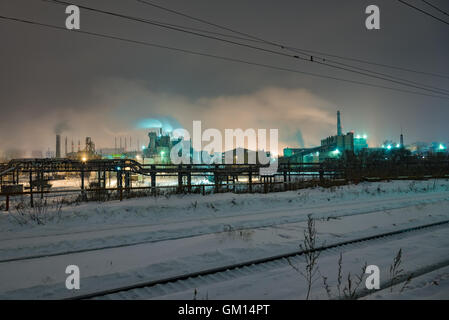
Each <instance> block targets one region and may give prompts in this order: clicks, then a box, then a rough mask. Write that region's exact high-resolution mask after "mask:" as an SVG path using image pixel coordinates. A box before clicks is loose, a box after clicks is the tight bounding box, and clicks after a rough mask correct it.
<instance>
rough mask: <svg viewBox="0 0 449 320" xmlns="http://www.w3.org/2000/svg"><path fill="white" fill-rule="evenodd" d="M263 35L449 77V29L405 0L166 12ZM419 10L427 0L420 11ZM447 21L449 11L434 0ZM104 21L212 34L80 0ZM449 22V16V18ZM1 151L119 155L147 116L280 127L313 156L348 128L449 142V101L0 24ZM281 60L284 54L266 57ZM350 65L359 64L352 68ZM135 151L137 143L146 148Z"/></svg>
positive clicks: (89, 21)
mask: <svg viewBox="0 0 449 320" xmlns="http://www.w3.org/2000/svg"><path fill="white" fill-rule="evenodd" d="M154 2H155V3H159V4H162V5H164V6H166V7H168V8H172V9H175V10H178V11H182V12H185V13H187V14H190V15H192V16H195V17H198V18H202V19H205V20H208V21H213V22H214V23H217V24H220V25H224V26H227V27H230V28H233V29H237V30H239V31H242V32H245V33H249V34H252V35H255V36H258V37H260V38H264V39H267V40H271V41H274V42H277V43H283V44H287V45H290V46H294V47H298V48H303V49H310V50H317V51H323V52H326V53H332V54H336V55H341V56H347V57H354V58H360V59H364V60H370V61H375V62H378V63H383V64H390V65H395V66H401V67H406V68H411V69H416V70H422V71H426V72H433V73H438V74H445V75H449V59H448V57H449V25H445V24H443V23H440V22H438V21H436V20H434V19H432V18H430V17H427V16H424V15H422V14H420V13H419V12H416V11H414V10H412V9H410V8H408V7H406V6H404V5H402V4H401V3H399V2H398V1H394V0H369V1H365V0H340V1H335V0H296V1H293V0H292V1H278V0H277V1H275V0H271V1H268V0H257V1H256V0H226V1H224V0H222V1H218V0H188V1H187V0H166V1H160V0H159V1H156V0H155V1H154ZM410 2H411V3H419V2H420V1H416V0H415V1H412V0H410ZM433 2H434V3H435V4H438V5H439V6H440V7H442V8H444V9H445V10H449V3H448V2H447V1H444V0H433ZM73 4H83V5H86V6H90V7H95V8H100V9H103V10H108V11H114V12H117V13H122V14H127V15H132V16H135V17H141V18H145V19H154V20H160V21H164V22H171V23H175V24H180V25H184V26H191V27H196V28H205V29H211V30H214V31H218V32H225V31H223V30H221V31H220V30H218V29H212V27H211V26H207V25H203V24H201V23H199V22H194V21H192V20H189V19H187V18H182V17H180V16H176V15H173V14H170V13H168V12H164V11H162V10H159V9H156V8H153V7H149V6H145V5H143V4H141V3H139V2H137V1H135V0H90V1H81V0H76V1H75V0H74V1H73ZM370 4H376V5H378V6H379V7H380V10H381V29H380V30H376V31H368V30H367V29H366V28H365V18H366V14H365V13H364V12H365V8H366V7H367V6H368V5H370ZM0 13H1V15H5V16H10V17H20V18H24V19H31V20H35V21H39V22H44V23H48V24H54V25H58V26H61V27H64V25H65V19H66V14H65V7H64V6H60V5H57V4H53V3H45V2H42V1H40V0H0ZM448 20H449V18H448ZM81 30H83V31H92V32H100V33H105V34H109V35H115V36H120V37H125V38H129V39H134V40H141V41H148V42H154V43H157V44H161V45H167V46H173V47H179V48H183V49H188V50H195V51H201V52H206V53H210V54H216V55H222V56H227V57H233V58H239V59H244V60H250V61H253V62H257V63H264V64H270V65H276V66H280V67H285V68H294V69H298V70H302V71H306V72H314V73H321V74H325V75H329V76H333V77H341V78H347V79H351V80H357V81H364V82H371V83H375V84H380V85H385V86H391V87H398V88H403V89H406V90H413V91H417V90H418V89H414V88H406V87H403V86H400V85H398V84H394V83H389V82H384V81H381V80H376V79H370V78H367V77H364V76H361V75H356V74H352V73H348V72H345V71H341V70H335V69H332V68H328V67H325V66H320V65H317V64H314V63H310V62H305V61H298V60H297V59H292V58H289V57H282V56H277V55H272V54H269V53H264V52H258V51H254V50H252V49H249V48H242V47H238V46H234V45H230V44H226V43H222V42H217V41H215V40H211V39H204V38H199V37H196V36H194V35H188V34H185V33H179V32H176V31H171V30H164V29H161V28H158V27H155V26H151V25H146V24H141V23H137V22H131V21H127V20H123V19H119V18H117V17H110V16H105V15H101V14H98V13H92V12H88V11H85V10H81ZM0 39H1V40H0V41H1V50H0V70H1V77H0V111H1V125H0V150H2V151H5V150H7V149H8V148H13V147H14V148H23V149H25V148H26V149H28V150H39V149H40V150H46V149H47V148H51V149H52V150H54V141H55V138H54V135H55V133H56V132H60V133H61V134H62V136H63V137H65V136H68V137H69V141H70V140H71V139H74V140H75V141H77V140H78V139H81V141H83V139H84V137H86V136H90V137H92V139H93V140H94V141H95V142H96V145H97V148H99V147H112V146H113V145H114V137H115V136H117V137H118V136H132V137H133V141H134V142H133V143H135V142H136V141H137V139H139V140H140V141H141V144H143V143H147V140H146V130H145V129H143V128H141V126H140V125H139V123H141V120H142V119H147V118H161V119H165V120H166V121H168V122H170V123H171V124H172V126H174V127H176V126H183V127H185V128H187V129H190V127H191V125H192V120H202V122H203V128H208V127H209V128H218V129H224V128H243V129H247V128H266V129H269V128H278V129H279V130H280V146H281V147H283V146H286V145H289V146H292V147H295V146H303V145H304V146H313V145H317V144H319V142H320V139H321V138H324V137H326V136H329V135H332V134H335V131H336V128H335V126H336V125H335V123H336V119H335V117H336V116H335V114H336V111H337V110H341V112H342V122H343V129H344V131H349V130H354V131H355V132H356V133H360V134H367V135H368V136H369V144H370V145H371V146H374V145H377V144H380V143H382V142H383V141H384V140H385V139H392V140H395V141H397V140H398V138H399V134H400V131H401V128H402V130H403V132H404V135H405V142H406V144H407V143H411V142H414V141H428V142H431V141H444V142H447V141H449V130H448V125H447V122H448V119H449V108H448V107H449V100H447V99H446V100H445V99H439V98H433V97H426V96H420V95H413V94H407V93H402V92H396V91H390V90H384V89H378V88H371V87H364V86H360V85H356V84H350V83H344V82H338V81H335V80H330V79H322V78H316V77H311V76H306V75H302V74H295V73H288V72H283V71H277V70H270V69H265V68H259V67H256V66H250V65H244V64H238V63H232V62H226V61H221V60H215V59H212V58H207V57H199V56H194V55H189V54H186V53H179V52H172V51H168V50H164V49H158V48H150V47H145V46H140V45H137V44H129V43H124V42H120V41H114V40H109V39H99V38H93V37H89V36H86V35H84V34H77V33H75V32H71V31H63V30H51V29H46V28H44V27H39V26H35V25H26V24H21V23H17V22H11V21H4V20H0ZM266 48H270V49H272V50H276V51H282V50H281V49H277V48H273V47H266ZM342 62H344V63H351V64H354V62H350V61H342ZM358 66H361V67H364V68H368V69H372V70H375V71H377V72H384V73H389V74H394V75H395V76H397V77H403V78H407V79H410V80H412V81H415V82H420V83H424V84H427V85H430V86H435V87H440V88H445V89H446V90H449V79H447V78H446V79H444V78H438V77H430V76H424V75H418V74H414V73H407V72H401V71H397V70H390V69H384V68H380V67H373V66H368V65H358ZM136 147H137V146H136Z"/></svg>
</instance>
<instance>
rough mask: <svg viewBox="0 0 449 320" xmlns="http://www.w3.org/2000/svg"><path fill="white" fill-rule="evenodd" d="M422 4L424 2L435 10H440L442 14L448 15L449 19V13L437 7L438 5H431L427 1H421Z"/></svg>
mask: <svg viewBox="0 0 449 320" xmlns="http://www.w3.org/2000/svg"><path fill="white" fill-rule="evenodd" d="M421 1H422V2H424V3H425V4H427V5H429V6H431V7H432V8H434V9H435V10H438V11H439V12H441V13H442V14H444V15H446V16H448V17H449V13H447V12H446V11H444V10H442V9H440V8H439V7H437V6H436V5H434V4H432V3H430V2H429V1H426V0H421Z"/></svg>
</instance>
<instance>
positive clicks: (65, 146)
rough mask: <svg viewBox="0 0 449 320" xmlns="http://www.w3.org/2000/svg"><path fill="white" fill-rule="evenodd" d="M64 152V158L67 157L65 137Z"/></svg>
mask: <svg viewBox="0 0 449 320" xmlns="http://www.w3.org/2000/svg"><path fill="white" fill-rule="evenodd" d="M64 151H65V154H64V156H65V157H67V136H66V137H65V141H64Z"/></svg>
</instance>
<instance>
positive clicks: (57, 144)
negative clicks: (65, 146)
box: [56, 134, 61, 158]
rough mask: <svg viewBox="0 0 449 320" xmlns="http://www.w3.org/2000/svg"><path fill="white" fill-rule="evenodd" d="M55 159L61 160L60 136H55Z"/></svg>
mask: <svg viewBox="0 0 449 320" xmlns="http://www.w3.org/2000/svg"><path fill="white" fill-rule="evenodd" d="M56 158H61V135H59V134H57V135H56Z"/></svg>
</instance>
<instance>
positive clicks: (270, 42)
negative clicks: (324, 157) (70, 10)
mask: <svg viewBox="0 0 449 320" xmlns="http://www.w3.org/2000/svg"><path fill="white" fill-rule="evenodd" d="M135 1H137V2H140V3H142V4H145V5H148V6H152V7H154V8H158V9H160V10H164V11H167V12H170V13H173V14H176V15H179V16H183V17H186V18H189V19H192V20H195V21H197V22H201V23H204V24H207V25H210V26H213V27H216V28H219V29H222V30H226V31H230V32H233V33H235V34H238V35H240V36H245V37H246V39H247V40H249V41H255V42H260V43H265V44H270V45H274V46H276V47H279V48H281V49H291V50H301V51H304V52H310V53H315V54H320V55H324V56H328V57H334V58H338V59H343V60H349V61H354V62H359V63H363V64H370V65H374V66H379V67H384V68H390V69H396V70H401V71H406V72H411V73H418V74H423V75H428V76H434V77H440V78H446V79H449V75H443V74H438V73H432V72H426V71H420V70H413V69H410V68H404V67H400V66H393V65H388V64H383V63H377V62H372V61H367V60H363V59H357V58H351V57H344V56H341V55H335V54H330V53H325V52H322V51H316V50H308V49H303V48H297V47H293V46H288V45H284V44H279V43H275V42H272V41H268V40H265V39H262V38H260V37H257V36H254V35H251V34H249V33H246V32H241V31H238V30H235V29H232V28H229V27H226V26H223V25H219V24H217V23H214V22H210V21H207V20H204V19H201V18H197V17H194V16H192V15H189V14H186V13H184V12H180V11H177V10H173V9H170V8H167V7H164V6H162V5H159V4H156V3H154V2H151V1H148V0H135ZM228 36H230V35H228Z"/></svg>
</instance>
